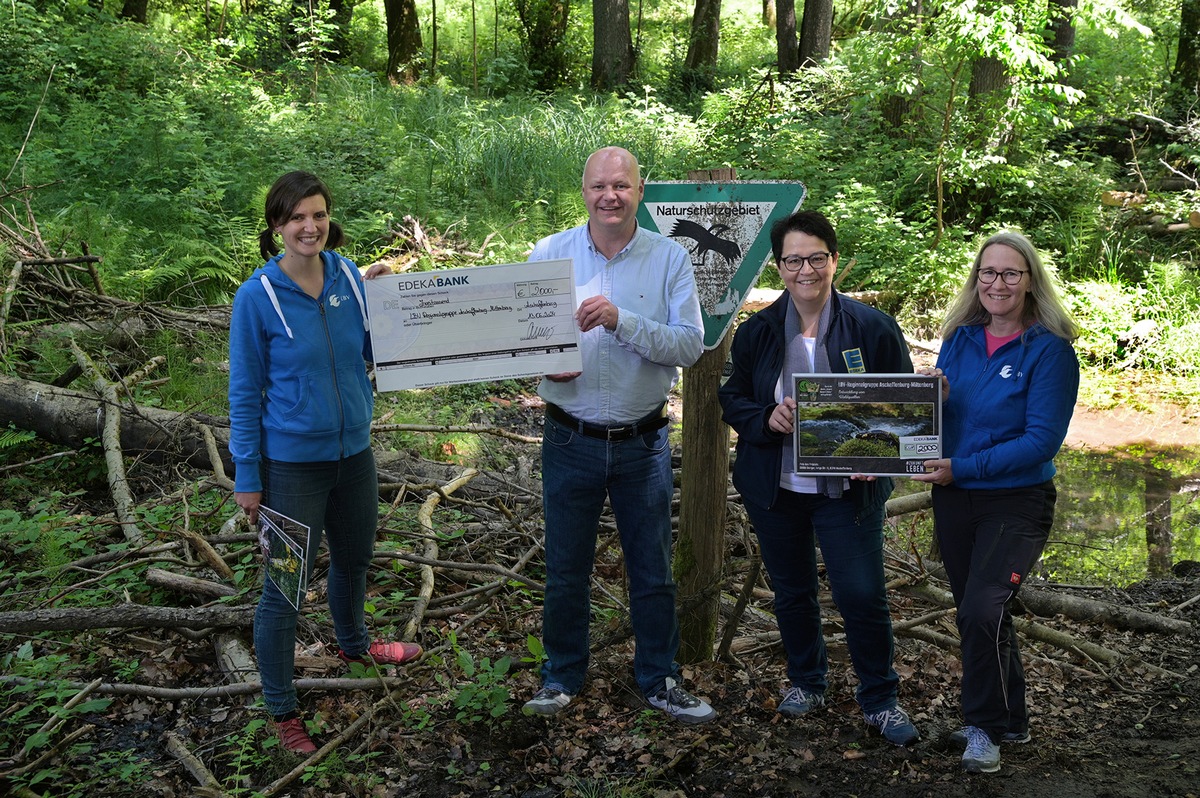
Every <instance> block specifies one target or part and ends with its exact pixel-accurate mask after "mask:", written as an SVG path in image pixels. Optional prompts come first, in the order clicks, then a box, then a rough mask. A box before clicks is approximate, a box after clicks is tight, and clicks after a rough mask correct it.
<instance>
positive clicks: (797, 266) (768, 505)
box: [719, 211, 920, 745]
mask: <svg viewBox="0 0 1200 798" xmlns="http://www.w3.org/2000/svg"><path fill="white" fill-rule="evenodd" d="M771 247H772V250H773V253H774V256H775V267H776V268H777V269H778V270H779V276H780V277H781V278H782V279H783V283H784V286H785V288H786V289H787V290H786V291H785V292H784V293H783V295H782V296H780V297H779V299H778V300H777V301H776V302H775V303H774V304H772V305H770V306H769V307H767V308H764V309H763V310H762V311H760V312H758V313H756V314H755V315H754V316H752V317H750V318H749V319H747V320H746V321H745V322H743V323H742V324H741V326H740V327H739V328H738V331H737V335H735V336H734V339H733V347H732V352H731V358H732V362H733V373H732V375H731V376H730V378H729V379H728V381H726V383H725V385H724V386H722V387H721V389H720V393H719V397H720V401H721V407H722V409H723V411H724V416H723V417H724V419H725V422H726V423H727V424H729V426H731V427H732V428H733V429H734V430H735V431H736V432H737V434H738V439H737V461H736V463H735V464H734V470H733V483H734V487H736V488H737V490H738V491H740V492H741V495H742V501H743V503H744V504H745V506H746V511H747V513H748V514H749V516H750V521H751V523H752V524H753V525H754V531H755V533H756V535H757V537H758V542H759V549H760V551H761V554H762V561H763V565H765V566H766V569H767V573H768V574H769V576H770V578H771V586H772V588H774V591H775V615H776V618H777V619H778V621H779V633H780V636H781V637H782V639H783V646H784V649H785V650H786V652H787V674H788V679H789V682H790V684H789V685H788V686H787V687H786V688H784V690H783V699H782V700H781V702H780V704H779V707H778V709H779V712H780V714H782V715H785V716H787V717H799V716H801V715H804V714H805V713H807V712H809V711H812V710H814V709H818V708H819V707H822V706H824V704H825V689H826V687H827V678H826V673H827V670H828V662H827V660H826V655H825V640H824V637H823V636H822V634H821V607H820V605H819V604H818V601H817V588H818V584H817V556H816V545H817V543H820V546H821V553H822V555H823V558H824V562H825V568H826V572H827V574H828V576H829V584H830V587H831V588H832V590H833V598H834V601H835V602H837V605H838V609H839V610H840V612H841V615H842V619H843V620H844V622H845V629H846V642H847V644H848V646H849V649H850V658H851V661H852V662H853V665H854V670H855V673H856V674H857V676H858V688H857V691H856V695H855V697H856V698H857V700H858V703H859V706H860V707H861V708H862V711H863V716H864V719H865V720H866V722H867V724H868V725H870V726H871V727H873V728H875V729H877V730H878V731H879V732H880V733H882V734H883V735H884V736H885V737H886V738H887V739H888V740H889V741H891V742H892V743H895V744H896V745H908V744H909V743H912V742H915V741H916V740H918V739H919V738H920V735H919V734H918V732H917V730H916V728H915V727H914V726H913V724H912V721H911V720H910V719H909V717H908V714H907V713H906V712H905V711H904V710H903V709H901V708H900V706H899V704H898V703H897V689H898V686H899V681H900V679H899V677H898V676H897V675H896V672H895V670H894V669H893V667H892V656H893V653H894V648H893V642H892V622H891V615H890V612H889V609H888V601H887V590H886V587H885V582H884V571H883V512H884V508H883V505H884V502H885V501H887V498H888V496H889V495H890V494H891V491H892V481H891V480H890V479H875V478H873V477H866V478H862V479H855V480H848V479H845V478H843V477H809V476H800V475H797V474H796V473H794V471H795V469H794V461H795V458H794V450H793V446H792V431H793V425H794V423H795V409H796V401H795V398H794V397H793V396H792V392H793V380H792V379H791V375H792V374H796V373H814V374H820V373H831V372H838V373H843V374H844V373H911V372H912V370H913V368H912V362H911V360H910V359H909V356H908V348H907V345H906V344H905V342H904V336H903V335H902V334H901V332H900V328H899V326H898V325H897V324H896V321H895V319H893V318H892V317H891V316H888V315H887V314H886V313H883V312H881V311H879V310H876V309H874V308H872V307H869V306H867V305H864V304H862V303H861V302H857V301H855V300H853V299H850V298H849V297H846V296H843V295H841V294H838V293H837V292H836V291H834V290H833V278H834V275H835V274H836V273H837V262H838V250H837V234H836V233H835V232H834V229H833V226H832V225H831V224H830V223H829V220H828V219H826V218H825V217H824V216H823V215H822V214H820V213H817V212H815V211H799V212H797V213H794V214H792V215H791V216H789V217H787V218H785V219H781V220H780V221H779V222H777V223H776V224H775V225H774V227H772V228H771Z"/></svg>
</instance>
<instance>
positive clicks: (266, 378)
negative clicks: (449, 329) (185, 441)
mask: <svg viewBox="0 0 1200 798" xmlns="http://www.w3.org/2000/svg"><path fill="white" fill-rule="evenodd" d="M280 257H281V256H279V255H277V256H275V257H274V258H272V259H271V260H269V261H267V262H266V263H264V264H263V265H262V266H261V267H260V268H258V269H256V270H255V271H254V274H252V275H251V276H250V279H249V280H247V281H246V282H245V283H243V284H242V286H241V287H240V288H239V289H238V291H237V294H236V295H235V296H234V298H233V317H232V319H231V321H230V329H229V424H230V434H229V453H230V455H231V456H232V458H233V462H234V465H235V467H236V476H235V490H237V491H239V492H255V491H261V490H262V479H261V477H260V475H259V467H258V466H259V462H260V461H261V460H262V458H263V457H267V458H270V459H272V460H279V461H282V462H287V463H311V462H330V461H334V460H340V459H342V458H345V457H350V456H352V455H355V454H358V453H359V452H361V451H363V450H364V449H366V448H367V447H368V446H370V445H371V440H370V431H371V417H372V412H373V410H374V403H375V397H374V394H373V393H372V391H371V381H370V380H369V379H368V377H367V369H366V364H365V362H364V361H368V360H370V359H371V338H370V335H368V333H367V322H366V314H365V310H364V308H365V306H364V305H363V282H362V277H361V275H359V273H358V270H357V269H355V268H354V267H353V264H351V263H350V262H349V261H347V260H346V259H345V258H342V257H341V256H340V255H338V254H336V253H334V252H330V251H326V252H322V253H321V262H322V264H323V265H324V267H325V285H324V286H323V288H322V289H321V296H320V299H313V298H312V297H311V296H309V295H308V294H306V293H304V291H303V290H301V288H300V287H299V286H298V285H296V283H295V282H293V281H292V279H291V278H290V277H288V276H287V275H286V274H284V273H283V270H282V269H280V268H279V258H280ZM263 278H266V282H267V283H269V284H270V290H268V288H267V286H266V284H265V283H264V281H263ZM275 302H278V305H277V306H276V304H275Z"/></svg>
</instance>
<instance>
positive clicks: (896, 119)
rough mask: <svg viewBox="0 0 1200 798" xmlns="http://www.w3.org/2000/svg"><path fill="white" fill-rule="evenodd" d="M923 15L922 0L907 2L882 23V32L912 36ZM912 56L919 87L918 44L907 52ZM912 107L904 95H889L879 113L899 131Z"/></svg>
mask: <svg viewBox="0 0 1200 798" xmlns="http://www.w3.org/2000/svg"><path fill="white" fill-rule="evenodd" d="M923 13H924V0H908V2H906V3H904V4H903V5H902V6H899V7H897V9H896V10H895V12H894V13H892V14H889V15H888V17H887V19H886V20H885V21H884V23H883V24H884V30H886V31H888V32H890V33H893V34H895V35H896V36H899V37H908V36H912V34H913V33H914V32H915V29H916V27H917V26H918V25H920V24H921V16H922V14H923ZM912 41H914V42H919V41H920V39H919V38H915V37H914V38H913V40H912ZM909 54H910V55H911V56H912V58H911V60H910V62H909V63H911V64H912V68H913V70H914V71H915V72H916V73H917V81H916V82H917V85H918V86H919V85H920V75H921V47H920V44H919V43H918V44H914V46H913V48H912V49H911V50H910V51H909ZM912 106H913V98H912V97H911V96H909V95H906V94H889V95H887V96H886V97H884V98H883V102H882V104H881V107H880V113H882V114H883V118H884V120H885V121H886V122H887V123H888V126H889V127H890V128H892V129H893V130H901V129H903V128H904V123H905V121H907V119H908V114H909V110H910V109H911V108H912Z"/></svg>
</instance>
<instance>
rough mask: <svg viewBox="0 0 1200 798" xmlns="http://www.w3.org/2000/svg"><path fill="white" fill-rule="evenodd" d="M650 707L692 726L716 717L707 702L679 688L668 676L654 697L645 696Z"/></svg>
mask: <svg viewBox="0 0 1200 798" xmlns="http://www.w3.org/2000/svg"><path fill="white" fill-rule="evenodd" d="M646 700H647V701H648V702H649V703H650V706H652V707H654V708H655V709H661V710H662V711H663V712H665V713H667V714H668V715H670V716H671V717H673V718H674V719H675V720H677V721H679V722H680V723H686V724H688V725H693V724H697V723H708V722H709V721H710V720H712V719H713V718H715V717H716V716H717V712H716V710H715V709H713V708H712V707H710V706H709V705H708V703H707V702H705V701H701V700H700V699H699V698H696V696H694V695H692V694H691V693H689V692H688V691H687V690H684V689H683V688H682V687H680V686H679V683H678V682H676V681H675V680H674V679H672V678H671V677H670V676H668V677H667V678H666V680H665V681H664V682H663V688H662V689H661V690H659V691H658V692H657V693H655V694H654V695H648V696H646Z"/></svg>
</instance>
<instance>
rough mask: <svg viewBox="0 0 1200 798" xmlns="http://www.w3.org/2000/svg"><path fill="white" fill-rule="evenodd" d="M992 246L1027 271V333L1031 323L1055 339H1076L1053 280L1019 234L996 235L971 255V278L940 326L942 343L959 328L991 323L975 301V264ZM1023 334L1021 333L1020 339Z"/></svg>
mask: <svg viewBox="0 0 1200 798" xmlns="http://www.w3.org/2000/svg"><path fill="white" fill-rule="evenodd" d="M994 244H1001V245H1003V246H1006V247H1009V248H1010V249H1012V250H1015V251H1016V253H1017V254H1018V255H1020V256H1021V257H1022V258H1023V259H1024V260H1025V265H1026V266H1028V267H1029V293H1028V294H1027V295H1026V298H1025V300H1026V301H1025V307H1024V308H1023V310H1022V312H1021V324H1022V326H1023V327H1024V328H1025V329H1029V327H1030V326H1032V325H1033V323H1034V322H1041V324H1042V326H1043V327H1045V328H1046V329H1047V330H1049V331H1050V332H1052V333H1054V334H1055V335H1057V336H1058V337H1059V338H1064V339H1066V340H1068V341H1074V340H1075V339H1076V338H1078V337H1079V325H1078V324H1076V323H1075V321H1074V320H1073V319H1072V318H1071V316H1070V315H1069V314H1068V313H1067V309H1066V308H1065V307H1064V306H1063V303H1062V299H1061V298H1059V295H1058V290H1057V289H1056V288H1055V287H1054V278H1053V276H1052V275H1051V273H1050V270H1049V269H1048V268H1047V267H1046V265H1045V264H1044V263H1042V258H1041V256H1040V255H1038V252H1037V250H1036V249H1034V246H1033V244H1032V243H1030V241H1029V239H1028V238H1026V237H1025V236H1023V235H1021V234H1020V233H1014V232H1011V231H1006V232H1003V233H996V234H995V235H993V236H991V237H990V238H988V239H987V240H986V241H984V242H983V244H982V245H981V246H980V247H979V252H977V253H976V254H975V263H973V264H972V265H971V275H970V277H968V278H967V282H966V284H965V285H963V287H962V290H961V291H959V292H958V296H956V297H955V298H954V301H953V302H951V303H950V307H949V308H948V309H947V310H946V320H945V321H944V322H942V340H943V341H948V340H950V336H952V335H953V334H954V331H955V330H957V329H958V328H959V327H964V326H970V325H974V324H987V323H988V322H990V321H991V320H992V314H990V313H988V312H987V310H986V309H985V308H984V307H983V304H982V303H981V302H980V301H979V291H978V287H979V263H980V261H982V260H983V252H984V250H986V249H987V248H988V247H990V246H992V245H994ZM1023 335H1024V333H1022V336H1023Z"/></svg>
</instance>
